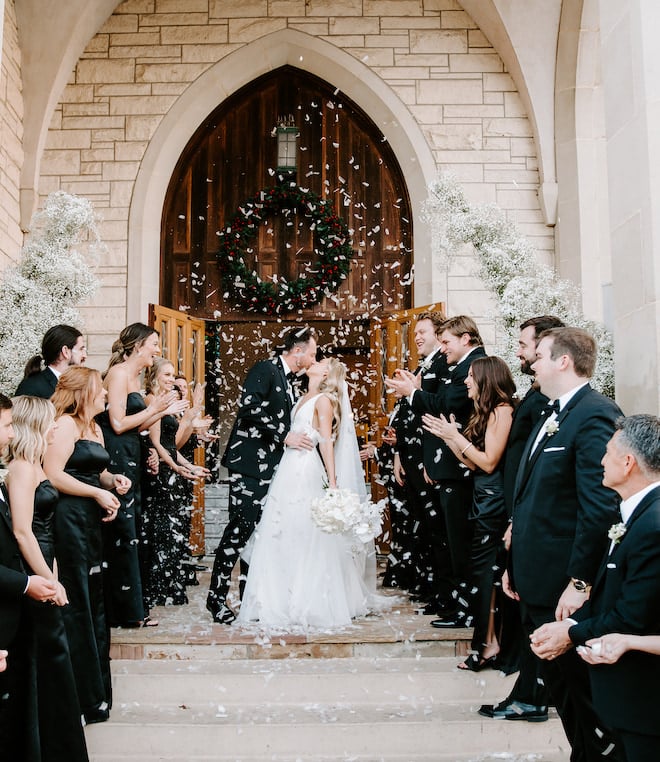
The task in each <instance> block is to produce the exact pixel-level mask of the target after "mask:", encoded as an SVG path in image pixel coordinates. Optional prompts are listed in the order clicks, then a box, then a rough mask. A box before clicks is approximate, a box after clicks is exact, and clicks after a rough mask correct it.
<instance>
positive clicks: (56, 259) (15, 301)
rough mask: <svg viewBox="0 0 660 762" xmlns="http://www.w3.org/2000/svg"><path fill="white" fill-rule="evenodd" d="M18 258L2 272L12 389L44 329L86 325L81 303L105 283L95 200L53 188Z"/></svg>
mask: <svg viewBox="0 0 660 762" xmlns="http://www.w3.org/2000/svg"><path fill="white" fill-rule="evenodd" d="M30 230H31V233H30V236H29V238H28V239H27V242H26V243H25V245H24V246H23V250H22V252H21V257H20V260H19V262H18V264H16V265H14V266H13V267H8V268H7V269H6V270H4V272H3V273H2V275H1V276H0V293H1V295H2V298H1V299H0V390H2V391H3V392H4V393H5V394H12V393H13V392H14V389H15V388H16V386H17V384H18V382H19V381H20V380H21V378H22V377H23V368H24V366H25V363H26V362H27V360H28V359H29V358H30V357H32V356H33V355H35V354H38V353H39V352H40V349H41V339H42V338H43V335H44V333H45V332H46V331H47V330H48V328H50V327H51V326H53V325H57V324H58V323H65V324H67V325H74V326H76V327H77V328H82V325H81V323H82V320H81V317H80V313H79V312H78V310H77V309H76V305H78V304H80V303H82V302H85V301H88V300H89V299H90V298H91V297H92V296H93V295H94V293H95V292H96V291H97V289H98V287H99V281H98V279H97V278H96V276H95V275H94V273H93V272H92V269H91V267H90V263H91V262H93V260H94V258H95V257H96V255H97V253H98V252H99V251H100V250H101V249H102V248H103V244H102V243H101V239H100V236H99V232H98V228H97V226H96V217H95V215H94V210H93V208H92V204H91V202H90V201H88V200H87V199H84V198H80V197H77V196H72V195H70V194H68V193H64V192H63V191H57V192H55V193H51V194H50V195H49V196H48V198H47V199H46V202H45V204H44V207H43V209H42V210H41V211H40V212H37V213H36V214H35V215H34V217H33V218H32V222H31V224H30Z"/></svg>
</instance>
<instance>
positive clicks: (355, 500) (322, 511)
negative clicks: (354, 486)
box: [312, 488, 384, 543]
mask: <svg viewBox="0 0 660 762" xmlns="http://www.w3.org/2000/svg"><path fill="white" fill-rule="evenodd" d="M383 509H384V503H383V501H379V502H378V503H372V502H371V500H369V499H368V498H367V499H366V500H365V501H361V500H360V497H359V496H358V495H357V494H356V493H355V492H353V491H352V490H349V489H330V488H329V489H326V490H325V492H324V493H323V496H322V497H318V498H315V499H314V500H312V518H313V519H314V522H315V524H316V525H317V526H318V527H319V529H321V531H323V532H328V533H329V534H351V535H352V536H353V537H355V538H356V539H357V540H360V541H361V542H364V543H367V542H370V541H371V540H373V539H374V537H377V536H378V535H379V534H380V531H381V526H382V523H383Z"/></svg>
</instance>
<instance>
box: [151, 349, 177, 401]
mask: <svg viewBox="0 0 660 762" xmlns="http://www.w3.org/2000/svg"><path fill="white" fill-rule="evenodd" d="M166 365H171V366H172V370H174V363H173V362H172V361H171V360H168V359H167V358H165V357H154V362H153V365H150V366H149V367H147V369H146V370H145V371H144V390H145V392H146V393H147V394H158V392H160V382H159V380H158V379H159V377H160V374H161V372H162V370H163V368H164V367H165V366H166Z"/></svg>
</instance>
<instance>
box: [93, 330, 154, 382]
mask: <svg viewBox="0 0 660 762" xmlns="http://www.w3.org/2000/svg"><path fill="white" fill-rule="evenodd" d="M154 333H155V334H156V335H157V336H158V335H159V334H158V331H156V330H155V329H153V328H152V327H151V326H149V325H145V324H144V323H131V324H130V325H127V326H126V328H124V329H123V330H122V332H121V333H120V334H119V338H118V339H117V341H115V343H114V344H113V345H112V356H111V357H110V362H109V363H108V367H107V369H106V371H105V373H104V374H103V377H104V378H105V376H106V374H107V372H108V371H109V370H110V368H112V366H113V365H118V364H119V363H120V362H124V360H125V359H126V358H127V357H130V355H132V354H133V352H134V351H135V350H136V349H139V348H140V347H141V346H142V345H143V344H144V342H145V341H146V340H147V339H148V338H149V336H152V335H153V334H154Z"/></svg>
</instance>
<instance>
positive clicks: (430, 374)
mask: <svg viewBox="0 0 660 762" xmlns="http://www.w3.org/2000/svg"><path fill="white" fill-rule="evenodd" d="M415 372H416V373H417V372H419V373H421V376H422V381H421V383H422V387H421V388H422V390H423V391H424V392H425V393H427V394H436V393H437V391H438V389H439V388H440V386H442V385H444V383H445V381H446V378H447V373H448V371H447V360H446V359H445V356H444V355H443V354H442V353H441V352H436V353H435V354H434V355H433V358H432V360H431V364H430V366H429V368H428V369H427V370H421V366H420V367H419V368H418V369H417V371H415ZM418 393H419V392H415V394H418ZM392 425H393V426H394V430H395V431H396V449H397V452H398V453H399V456H400V458H401V463H402V464H403V467H404V469H405V470H407V471H408V470H409V469H410V468H411V467H412V468H420V469H421V467H422V464H423V465H424V467H425V468H426V471H427V473H429V469H431V470H433V465H434V459H435V456H436V453H437V450H438V442H440V441H441V440H440V439H438V438H437V437H434V436H433V435H432V434H429V433H428V432H427V431H424V429H423V428H422V416H421V414H420V413H417V412H415V411H414V410H413V409H412V407H411V406H410V403H409V402H408V398H407V397H402V398H401V399H400V400H399V402H398V409H397V413H396V416H395V418H394V421H393V422H392Z"/></svg>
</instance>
